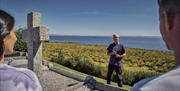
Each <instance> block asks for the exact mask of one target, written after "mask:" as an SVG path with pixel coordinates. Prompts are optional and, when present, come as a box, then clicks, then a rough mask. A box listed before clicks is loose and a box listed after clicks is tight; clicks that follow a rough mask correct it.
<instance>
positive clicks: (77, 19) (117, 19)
mask: <svg viewBox="0 0 180 91" xmlns="http://www.w3.org/2000/svg"><path fill="white" fill-rule="evenodd" d="M0 9H2V10H5V11H7V12H9V13H10V14H11V15H12V16H14V17H15V20H16V27H17V28H21V27H26V25H27V19H26V18H27V16H26V15H27V14H28V13H29V12H32V11H35V12H40V13H41V14H42V23H43V24H42V25H43V26H47V27H48V28H49V33H50V34H56V35H81V36H110V35H112V34H114V33H118V34H120V35H121V36H160V32H159V19H158V5H157V0H0Z"/></svg>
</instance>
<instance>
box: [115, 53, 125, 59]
mask: <svg viewBox="0 0 180 91" xmlns="http://www.w3.org/2000/svg"><path fill="white" fill-rule="evenodd" d="M124 56H126V53H124V54H123V55H119V54H116V57H117V58H123V57H124Z"/></svg>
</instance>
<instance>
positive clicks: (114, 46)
mask: <svg viewBox="0 0 180 91" xmlns="http://www.w3.org/2000/svg"><path fill="white" fill-rule="evenodd" d="M107 51H108V53H111V52H113V51H115V52H117V53H118V54H120V55H122V54H124V53H125V48H124V46H123V45H122V44H115V43H112V44H110V45H109V46H108V48H107ZM121 60H122V58H117V57H116V55H111V56H110V59H109V64H112V65H115V66H121Z"/></svg>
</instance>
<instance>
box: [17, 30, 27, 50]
mask: <svg viewBox="0 0 180 91" xmlns="http://www.w3.org/2000/svg"><path fill="white" fill-rule="evenodd" d="M22 30H23V29H18V30H17V32H16V37H17V41H16V43H15V47H14V49H15V50H16V51H21V52H27V45H26V43H25V42H23V40H22Z"/></svg>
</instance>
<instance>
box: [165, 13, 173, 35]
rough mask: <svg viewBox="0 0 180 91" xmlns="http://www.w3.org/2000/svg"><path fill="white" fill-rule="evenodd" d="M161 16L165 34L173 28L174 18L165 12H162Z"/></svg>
mask: <svg viewBox="0 0 180 91" xmlns="http://www.w3.org/2000/svg"><path fill="white" fill-rule="evenodd" d="M163 16H164V23H165V29H166V32H170V31H172V30H173V28H174V19H175V16H174V15H173V14H170V13H168V12H166V11H164V12H163Z"/></svg>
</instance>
